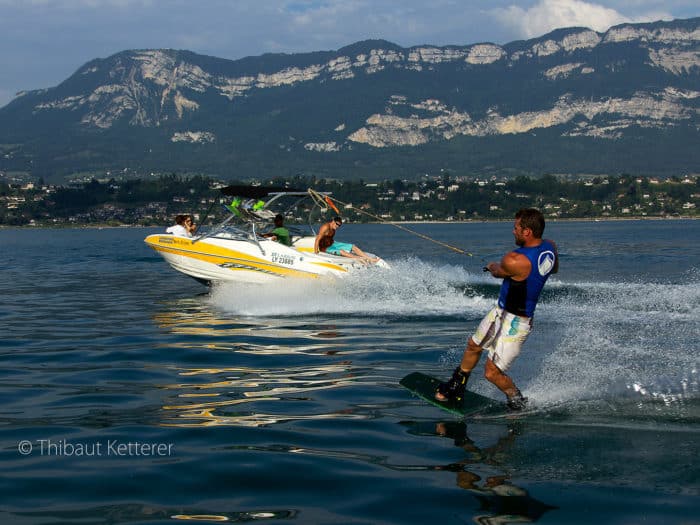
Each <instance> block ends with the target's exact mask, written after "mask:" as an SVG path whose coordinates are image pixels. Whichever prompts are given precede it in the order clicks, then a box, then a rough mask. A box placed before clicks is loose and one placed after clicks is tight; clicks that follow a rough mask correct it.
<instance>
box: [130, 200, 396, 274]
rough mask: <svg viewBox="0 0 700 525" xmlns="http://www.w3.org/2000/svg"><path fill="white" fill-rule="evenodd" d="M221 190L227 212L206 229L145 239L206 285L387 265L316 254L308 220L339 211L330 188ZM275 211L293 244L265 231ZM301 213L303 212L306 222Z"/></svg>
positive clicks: (348, 272)
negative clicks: (225, 198) (326, 189)
mask: <svg viewBox="0 0 700 525" xmlns="http://www.w3.org/2000/svg"><path fill="white" fill-rule="evenodd" d="M220 191H221V193H222V195H224V196H226V197H228V198H231V197H233V200H232V202H231V204H230V205H226V204H224V203H223V202H221V203H220V204H221V206H222V208H224V210H225V214H226V217H225V218H224V220H223V221H222V222H220V223H219V224H217V225H215V226H213V227H211V228H209V230H208V231H203V232H200V231H199V230H197V231H196V232H195V233H194V235H193V236H192V237H184V236H178V235H174V234H170V233H156V234H152V235H149V236H148V237H146V239H145V240H144V242H145V243H146V244H147V245H148V246H150V247H151V248H153V249H154V250H155V251H156V252H158V253H159V254H160V255H161V256H162V257H163V258H164V259H165V260H166V262H167V263H168V264H170V266H171V267H173V268H174V269H175V270H177V271H179V272H182V273H184V274H185V275H189V276H190V277H193V278H194V279H196V280H198V281H200V282H203V283H206V284H210V283H213V282H222V281H223V282H225V281H234V282H239V283H255V284H266V283H275V282H280V281H281V280H284V279H314V278H319V277H323V276H336V277H342V276H345V275H348V274H350V273H352V272H357V271H364V270H367V269H368V268H369V267H373V266H378V267H384V268H386V267H388V265H387V263H386V262H385V261H384V260H382V259H381V258H378V257H376V256H375V255H374V254H369V253H368V254H367V255H368V256H369V257H370V258H372V259H376V260H374V261H372V262H370V261H369V259H355V258H350V257H344V256H338V255H331V254H328V253H324V252H320V253H314V242H315V239H316V229H315V227H314V225H313V223H312V221H314V218H316V220H317V221H318V220H319V219H321V220H322V217H323V214H324V213H328V212H329V211H331V209H334V210H336V212H337V207H335V205H334V204H333V201H332V200H331V198H330V197H329V195H330V194H328V193H321V192H316V191H315V190H312V189H309V190H306V191H299V190H289V189H286V188H272V187H264V186H226V187H223V188H220ZM221 200H222V201H223V198H222V199H221ZM210 209H211V208H210ZM277 214H282V215H283V216H284V217H285V227H286V228H287V229H288V230H289V232H290V240H291V246H286V245H284V244H282V243H280V242H277V241H275V240H272V238H270V237H266V236H265V232H267V231H269V230H270V229H271V226H270V225H271V223H272V219H273V218H274V217H275V216H276V215H277ZM299 214H305V215H307V218H306V224H305V225H304V224H301V218H300V217H299ZM334 214H335V213H334ZM208 215H209V214H208V213H207V215H205V217H204V218H203V220H202V221H201V222H205V221H206V219H207V217H208Z"/></svg>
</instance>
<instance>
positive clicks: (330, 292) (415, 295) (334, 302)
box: [211, 258, 493, 316]
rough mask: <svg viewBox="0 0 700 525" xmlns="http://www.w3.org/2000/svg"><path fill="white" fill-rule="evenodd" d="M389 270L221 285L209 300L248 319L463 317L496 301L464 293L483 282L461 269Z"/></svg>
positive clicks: (405, 262) (402, 263) (400, 266)
mask: <svg viewBox="0 0 700 525" xmlns="http://www.w3.org/2000/svg"><path fill="white" fill-rule="evenodd" d="M390 264H391V269H383V268H369V269H368V270H367V271H363V272H358V273H355V274H351V275H347V276H345V277H343V278H328V279H320V280H313V281H289V282H287V281H285V282H280V283H279V284H273V285H271V286H241V285H237V284H236V285H234V284H222V285H218V286H216V287H214V289H213V290H212V294H211V300H212V302H213V304H214V305H216V306H217V307H218V308H221V309H223V310H225V311H227V312H230V313H235V314H237V315H246V316H269V315H273V316H298V315H313V314H329V313H330V314H345V315H357V316H363V315H369V316H374V315H378V314H381V315H401V316H410V315H420V316H430V315H435V316H443V315H462V314H463V313H465V312H480V311H483V310H484V309H485V308H487V307H488V306H489V305H491V304H492V303H493V299H492V298H488V297H484V296H483V295H481V294H474V293H473V292H472V293H470V291H469V290H468V289H467V290H465V289H464V284H465V283H478V282H479V281H482V282H483V280H484V279H483V277H481V276H475V275H473V274H470V273H469V272H467V271H466V270H465V269H464V268H462V267H457V266H434V265H431V264H428V263H425V262H423V261H421V260H419V259H415V258H409V259H402V260H398V261H391V262H390Z"/></svg>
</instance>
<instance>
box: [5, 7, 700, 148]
mask: <svg viewBox="0 0 700 525" xmlns="http://www.w3.org/2000/svg"><path fill="white" fill-rule="evenodd" d="M699 80H700V19H692V20H684V21H677V22H668V23H655V24H641V25H623V26H618V27H614V28H611V29H610V30H609V31H607V32H606V33H596V32H595V31H591V30H589V29H568V30H558V31H555V32H554V33H552V34H550V35H546V36H544V37H542V38H538V39H534V40H531V41H526V42H515V43H512V44H508V45H505V46H498V45H494V44H488V43H483V44H475V45H469V46H449V47H434V46H421V47H414V48H410V49H403V48H400V47H398V46H395V45H393V44H390V43H388V42H383V41H368V42H364V43H358V44H355V45H353V46H349V47H347V48H344V49H341V50H339V51H337V52H324V53H317V54H307V55H272V56H269V55H265V56H263V57H260V59H259V63H258V64H256V61H255V59H246V61H226V60H221V59H215V58H212V57H201V56H198V55H194V54H192V53H187V52H178V51H173V50H141V51H127V52H123V53H120V54H118V55H115V56H113V57H110V58H107V59H104V60H95V61H92V62H90V63H89V64H86V65H85V66H84V67H83V68H81V69H80V70H79V71H78V72H77V73H76V74H75V75H73V76H72V77H71V78H70V79H68V80H67V81H66V82H64V83H63V84H61V85H60V86H57V87H56V88H52V89H46V90H41V91H36V92H29V93H25V94H22V95H21V96H20V97H18V98H17V99H15V101H13V102H12V103H11V104H10V105H9V106H7V107H6V108H4V109H3V110H0V115H2V113H3V112H5V113H6V114H10V115H19V117H18V118H20V119H21V120H22V122H24V123H25V125H27V126H31V122H32V119H34V120H36V122H37V123H41V122H49V121H50V122H53V123H55V122H56V121H61V119H60V118H57V116H61V115H62V116H63V117H64V118H63V122H64V125H66V123H70V124H71V126H73V127H70V126H67V125H66V126H67V127H68V128H69V129H75V126H77V127H78V128H82V129H83V131H85V130H94V131H98V132H99V131H100V130H103V131H108V130H112V129H113V128H115V127H117V126H122V129H123V125H128V126H129V127H133V128H141V129H153V130H154V132H155V131H158V133H159V134H160V135H162V134H167V139H168V141H169V142H170V143H171V144H173V145H177V144H183V143H190V144H192V143H195V144H196V143H200V144H215V143H217V142H226V141H228V140H230V137H228V136H227V135H226V133H227V129H230V128H231V126H234V127H235V125H236V123H235V118H236V116H237V115H238V114H239V113H237V112H242V113H245V114H246V115H247V116H248V117H250V116H251V114H253V117H254V112H255V111H256V109H255V108H256V107H257V106H256V105H259V106H260V107H259V108H258V109H257V111H258V112H259V113H260V115H261V116H262V115H267V113H266V106H274V107H280V108H285V109H289V108H291V106H292V105H294V104H298V101H299V100H300V98H301V99H303V98H304V96H303V90H308V93H309V94H308V97H310V100H306V101H305V102H303V103H301V104H300V107H301V106H303V107H304V108H305V109H303V110H300V113H302V114H304V115H305V119H306V121H305V122H304V125H303V126H300V128H303V131H298V132H295V133H294V135H295V138H294V141H292V142H293V144H298V145H299V147H303V149H304V151H308V152H316V153H331V154H333V153H338V152H341V151H344V150H345V151H346V150H350V149H352V148H353V145H366V146H370V147H372V148H392V147H397V146H420V145H425V144H428V143H433V142H440V141H449V140H451V139H453V138H455V137H458V136H465V137H486V136H501V135H513V134H526V133H535V132H536V131H537V130H541V129H547V128H552V129H556V130H557V133H558V134H559V135H560V136H562V137H584V136H585V137H596V138H600V139H607V140H615V139H619V138H621V137H623V136H624V135H625V132H626V130H630V129H638V128H645V129H665V128H668V127H675V126H688V127H689V128H690V129H693V130H695V132H697V131H698V126H699V125H700V119H699V118H698V117H699V114H698V112H699V111H700V110H699V107H700V83H699ZM300 93H302V95H301V96H300V95H299V94H300ZM343 93H345V95H343ZM339 94H340V95H339ZM426 94H429V95H428V96H426ZM338 96H340V97H341V98H344V97H345V96H347V99H348V100H351V101H353V104H352V107H343V105H342V104H338V105H335V103H334V101H333V100H331V97H338ZM324 97H328V98H329V99H328V100H325V99H324ZM362 100H366V104H363V103H361V101H362ZM314 102H316V103H317V104H314ZM314 107H318V108H323V110H322V111H321V110H320V109H319V112H322V113H323V118H318V116H317V115H314ZM329 108H330V110H329ZM278 111H279V112H280V113H283V110H282V109H280V110H278ZM328 111H336V114H334V115H328ZM292 112H293V111H292ZM231 119H233V120H234V122H233V123H232V122H231ZM37 125H40V124H37ZM54 125H55V124H54ZM271 125H272V126H274V125H275V124H274V123H273V124H271ZM58 127H59V128H60V125H59V126H58ZM281 127H283V128H284V129H285V130H291V131H295V126H294V124H293V123H292V124H290V123H285V124H284V126H281ZM56 131H57V132H60V129H57V130H56ZM239 131H240V130H239ZM0 133H1V134H2V136H3V137H4V140H5V141H9V140H11V139H12V137H11V135H12V133H11V132H10V131H9V130H8V129H4V130H0ZM285 133H286V131H285ZM297 135H299V137H301V138H299V137H297ZM275 136H276V130H275V129H271V130H270V137H275ZM288 139H289V137H288V134H287V135H284V133H281V134H280V136H279V137H278V144H277V146H278V147H280V148H287V149H288V150H289V148H290V147H292V146H290V142H289V140H288Z"/></svg>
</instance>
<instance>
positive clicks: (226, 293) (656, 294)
mask: <svg viewBox="0 0 700 525" xmlns="http://www.w3.org/2000/svg"><path fill="white" fill-rule="evenodd" d="M390 263H391V269H389V270H385V269H380V268H371V269H369V270H368V271H367V272H360V273H358V274H353V275H349V276H347V277H346V278H343V279H333V280H315V281H313V282H281V283H280V284H279V285H275V286H272V287H256V286H251V287H243V286H240V285H238V286H232V285H221V286H217V287H215V288H214V289H213V290H212V292H211V294H210V296H209V299H208V300H209V301H210V302H211V304H212V305H213V306H214V307H215V308H216V309H218V310H220V311H224V313H225V315H228V316H230V315H235V316H244V317H246V316H247V317H251V318H271V317H272V318H276V319H278V320H279V319H285V318H294V317H298V316H316V315H319V316H321V315H322V316H324V317H325V316H331V317H333V318H334V319H335V321H336V322H337V323H339V326H341V327H342V326H348V327H349V326H351V325H352V326H353V328H356V329H359V330H364V331H365V332H366V334H367V339H368V340H369V339H374V340H375V345H388V344H389V343H387V341H389V340H390V339H391V338H392V335H391V333H387V334H381V336H380V334H376V335H374V336H373V335H372V333H373V332H372V330H376V326H377V324H376V320H377V318H378V317H381V318H384V319H389V320H391V319H399V320H403V321H406V322H407V323H409V324H410V323H412V322H414V321H415V322H416V323H420V324H421V325H422V326H424V327H425V326H427V327H428V329H429V330H430V329H431V328H430V327H432V326H434V325H435V329H434V330H435V333H434V336H435V339H439V341H438V342H437V343H434V344H435V345H436V346H437V347H438V348H439V347H440V346H441V345H443V344H445V342H447V344H448V345H449V347H443V348H444V349H443V350H442V351H439V350H438V351H437V352H434V353H429V354H428V355H427V357H426V358H425V359H432V360H433V362H432V365H431V364H429V363H428V361H426V362H425V363H426V364H420V363H416V364H414V365H413V366H421V367H422V366H428V367H430V366H432V367H434V368H440V369H442V368H445V369H448V368H452V367H454V366H455V364H456V363H457V362H458V360H459V358H460V356H461V352H462V349H463V348H464V342H465V340H466V337H468V335H469V334H470V333H471V332H472V330H473V329H474V328H475V327H476V324H477V323H478V321H479V320H480V319H481V317H482V316H483V315H484V313H485V312H486V311H487V310H488V309H489V308H490V307H491V306H492V305H493V304H494V300H495V297H496V295H497V291H498V286H499V282H498V281H496V280H494V279H493V278H491V277H490V276H488V275H486V274H484V273H483V272H481V270H480V268H475V269H465V268H464V267H461V266H454V265H444V266H439V265H436V264H431V263H427V262H425V261H422V260H420V259H417V258H407V259H401V260H392V261H390ZM699 285H700V279H698V275H697V273H694V274H692V275H689V276H688V280H687V281H686V282H684V283H683V284H663V283H648V282H565V281H561V280H560V279H558V276H555V277H553V278H552V279H550V282H549V283H548V285H547V287H546V288H545V292H544V293H543V296H542V299H541V301H540V304H539V306H538V309H537V314H536V318H535V330H534V331H533V333H532V335H531V336H530V339H529V340H528V343H527V344H526V346H525V347H524V349H523V356H522V358H521V359H520V360H518V362H516V365H515V366H514V369H513V371H512V373H513V374H514V375H515V376H517V377H518V382H519V385H520V386H521V388H522V389H523V390H524V391H526V394H527V395H528V396H529V397H530V399H531V400H532V401H533V402H534V403H535V404H537V405H539V406H541V407H544V408H545V410H548V409H552V410H554V411H557V410H561V409H563V410H565V411H568V412H570V413H579V414H581V413H586V414H588V416H590V417H591V418H598V417H603V416H605V417H608V416H613V415H614V416H616V417H620V416H622V415H623V414H624V417H623V419H624V418H631V419H639V418H641V419H643V418H651V419H653V420H662V419H664V418H666V419H668V420H683V421H686V422H687V421H700V416H699V415H698V413H699V409H698V400H699V399H700V388H699V387H698V377H697V370H698V368H699V367H698V357H697V345H696V343H695V341H698V340H699V339H700V325H699V324H698V323H697V320H696V311H697V310H698V307H699V306H700V286H699ZM431 320H432V321H431ZM438 321H439V322H443V325H445V326H447V325H449V327H450V328H449V330H448V329H446V328H444V329H443V330H444V331H443V332H442V333H440V332H438V331H439V330H440V329H441V328H440V327H438V326H437V325H436V323H437V322H438ZM343 323H346V325H344V324H343ZM426 323H427V325H426ZM431 323H432V324H431ZM357 325H361V326H359V328H358V326H357ZM443 325H441V327H442V326H443ZM399 326H400V327H402V328H400V329H402V330H405V329H407V328H404V327H405V326H407V325H406V324H401V323H398V325H396V326H392V329H394V330H397V329H399V328H397V327H399ZM454 334H458V340H457V339H455V340H454V341H453V342H452V343H451V344H450V343H449V339H446V338H447V337H451V338H455V335H454ZM396 337H404V338H405V334H404V333H401V334H399V333H397V334H396ZM421 337H422V339H421ZM380 339H381V342H380ZM415 344H416V345H422V346H424V347H426V348H428V347H429V344H428V343H426V342H425V337H424V335H423V334H422V335H421V336H419V335H418V334H416V337H415ZM353 350H354V351H360V349H358V348H354V349H353ZM482 364H483V363H482ZM400 372H401V371H399V372H397V374H398V373H400ZM403 372H405V370H404V371H403ZM480 375H481V373H480V372H479V376H480ZM490 388H492V387H491V386H490V385H488V384H487V383H486V382H485V381H483V380H481V378H479V379H477V380H476V381H474V390H475V391H477V392H479V393H481V394H485V395H489V396H491V397H496V398H497V397H499V396H500V393H499V392H497V391H496V390H495V389H492V390H489V389H490Z"/></svg>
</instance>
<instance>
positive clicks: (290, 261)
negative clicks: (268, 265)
mask: <svg viewBox="0 0 700 525" xmlns="http://www.w3.org/2000/svg"><path fill="white" fill-rule="evenodd" d="M270 255H271V259H272V262H273V263H278V264H286V265H289V266H293V265H294V257H292V256H291V255H287V254H284V253H277V252H272V253H271V254H270Z"/></svg>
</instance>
